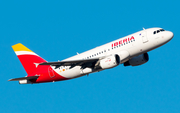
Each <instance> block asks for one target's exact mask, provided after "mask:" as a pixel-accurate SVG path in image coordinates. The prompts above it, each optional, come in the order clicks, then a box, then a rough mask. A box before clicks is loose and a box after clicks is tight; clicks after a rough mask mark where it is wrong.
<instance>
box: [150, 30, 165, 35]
mask: <svg viewBox="0 0 180 113" xmlns="http://www.w3.org/2000/svg"><path fill="white" fill-rule="evenodd" d="M163 31H165V30H164V29H160V30H157V31H154V32H153V34H156V33H159V32H163Z"/></svg>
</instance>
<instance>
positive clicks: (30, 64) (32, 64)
mask: <svg viewBox="0 0 180 113" xmlns="http://www.w3.org/2000/svg"><path fill="white" fill-rule="evenodd" d="M12 48H13V50H14V52H15V53H16V55H17V57H18V58H19V60H20V62H21V64H22V65H23V67H24V69H25V70H26V72H27V74H28V75H29V74H32V73H33V72H34V71H35V70H36V68H37V66H38V64H39V63H42V62H46V60H44V59H43V58H41V57H40V56H38V55H37V54H36V53H34V52H33V51H31V50H30V49H28V48H27V47H25V46H24V45H22V44H21V43H18V44H16V45H13V46H12Z"/></svg>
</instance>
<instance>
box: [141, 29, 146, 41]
mask: <svg viewBox="0 0 180 113" xmlns="http://www.w3.org/2000/svg"><path fill="white" fill-rule="evenodd" d="M146 34H147V33H146V30H144V31H143V32H142V33H141V37H142V41H143V43H146V42H148V38H147V35H146Z"/></svg>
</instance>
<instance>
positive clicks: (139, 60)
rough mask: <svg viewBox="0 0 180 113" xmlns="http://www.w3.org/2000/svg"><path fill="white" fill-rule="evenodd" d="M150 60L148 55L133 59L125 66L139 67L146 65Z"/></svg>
mask: <svg viewBox="0 0 180 113" xmlns="http://www.w3.org/2000/svg"><path fill="white" fill-rule="evenodd" d="M148 60H149V56H148V54H147V53H144V54H141V55H139V56H136V57H133V58H131V59H130V60H129V61H127V62H125V63H124V66H130V65H131V66H138V65H142V64H144V63H146V62H147V61H148Z"/></svg>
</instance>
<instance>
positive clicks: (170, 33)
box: [166, 31, 174, 40]
mask: <svg viewBox="0 0 180 113" xmlns="http://www.w3.org/2000/svg"><path fill="white" fill-rule="evenodd" d="M166 36H167V38H168V39H169V40H171V39H172V38H173V37H174V34H173V32H171V31H168V32H167V34H166Z"/></svg>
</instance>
